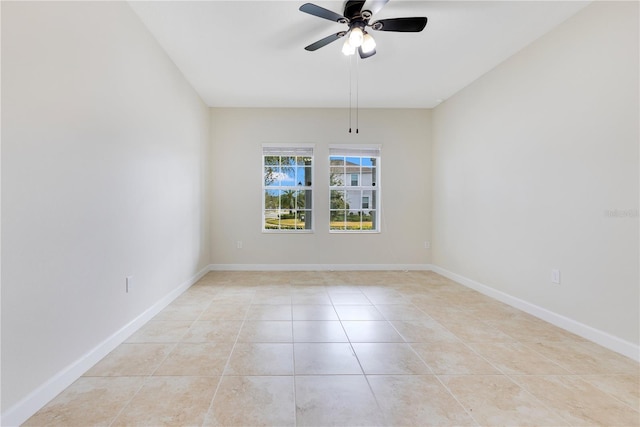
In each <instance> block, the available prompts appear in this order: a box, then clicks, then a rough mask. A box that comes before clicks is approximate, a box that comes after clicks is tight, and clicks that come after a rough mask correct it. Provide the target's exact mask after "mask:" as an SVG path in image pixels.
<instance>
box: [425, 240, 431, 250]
mask: <svg viewBox="0 0 640 427" xmlns="http://www.w3.org/2000/svg"><path fill="white" fill-rule="evenodd" d="M424 248H425V249H431V242H430V241H428V240H427V241H425V242H424Z"/></svg>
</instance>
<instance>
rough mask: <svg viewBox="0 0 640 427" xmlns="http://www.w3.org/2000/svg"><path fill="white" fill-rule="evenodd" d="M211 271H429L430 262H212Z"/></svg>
mask: <svg viewBox="0 0 640 427" xmlns="http://www.w3.org/2000/svg"><path fill="white" fill-rule="evenodd" d="M209 268H210V270H211V271H405V270H406V271H428V270H430V266H429V264H210V265H209Z"/></svg>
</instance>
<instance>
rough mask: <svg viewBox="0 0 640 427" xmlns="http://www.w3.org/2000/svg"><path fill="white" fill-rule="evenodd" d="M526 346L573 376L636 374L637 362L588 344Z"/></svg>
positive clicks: (566, 343)
mask: <svg viewBox="0 0 640 427" xmlns="http://www.w3.org/2000/svg"><path fill="white" fill-rule="evenodd" d="M525 345H526V346H528V347H530V348H532V349H533V350H535V351H537V352H539V353H540V354H542V355H543V356H545V357H547V358H549V359H551V360H553V361H554V362H556V363H557V364H558V365H560V366H562V367H563V368H565V369H567V370H568V371H570V372H571V373H574V374H637V373H638V367H639V366H640V365H639V364H638V362H635V361H633V360H631V359H629V358H628V357H625V356H622V355H620V354H618V353H614V352H613V351H611V350H607V349H605V348H603V347H600V346H599V345H597V344H593V343H588V342H572V341H563V342H537V343H526V344H525Z"/></svg>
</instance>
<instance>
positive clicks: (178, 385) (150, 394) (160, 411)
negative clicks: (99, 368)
mask: <svg viewBox="0 0 640 427" xmlns="http://www.w3.org/2000/svg"><path fill="white" fill-rule="evenodd" d="M219 380H220V378H217V377H205V378H199V377H150V378H148V379H147V381H146V383H145V384H144V386H143V387H142V389H141V390H140V391H139V392H138V393H137V394H136V395H135V396H134V398H133V400H132V401H131V403H129V405H127V407H126V408H125V409H124V410H123V411H122V413H121V414H120V415H119V416H118V418H116V420H115V421H114V423H113V426H167V425H172V426H189V425H201V424H202V422H203V421H204V416H205V414H206V413H207V411H208V409H209V406H210V404H211V400H212V399H213V394H214V393H215V390H216V387H217V385H218V382H219Z"/></svg>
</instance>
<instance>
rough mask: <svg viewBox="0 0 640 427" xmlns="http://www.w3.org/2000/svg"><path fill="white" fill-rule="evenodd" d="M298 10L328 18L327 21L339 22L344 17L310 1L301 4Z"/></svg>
mask: <svg viewBox="0 0 640 427" xmlns="http://www.w3.org/2000/svg"><path fill="white" fill-rule="evenodd" d="M300 11H301V12H305V13H308V14H309V15H313V16H317V17H319V18H324V19H328V20H329V21H333V22H340V21H341V20H344V19H345V18H344V16H342V15H340V14H338V13H335V12H332V11H330V10H328V9H325V8H324V7H320V6H316V5H315V4H312V3H305V4H303V5H302V6H300Z"/></svg>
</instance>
